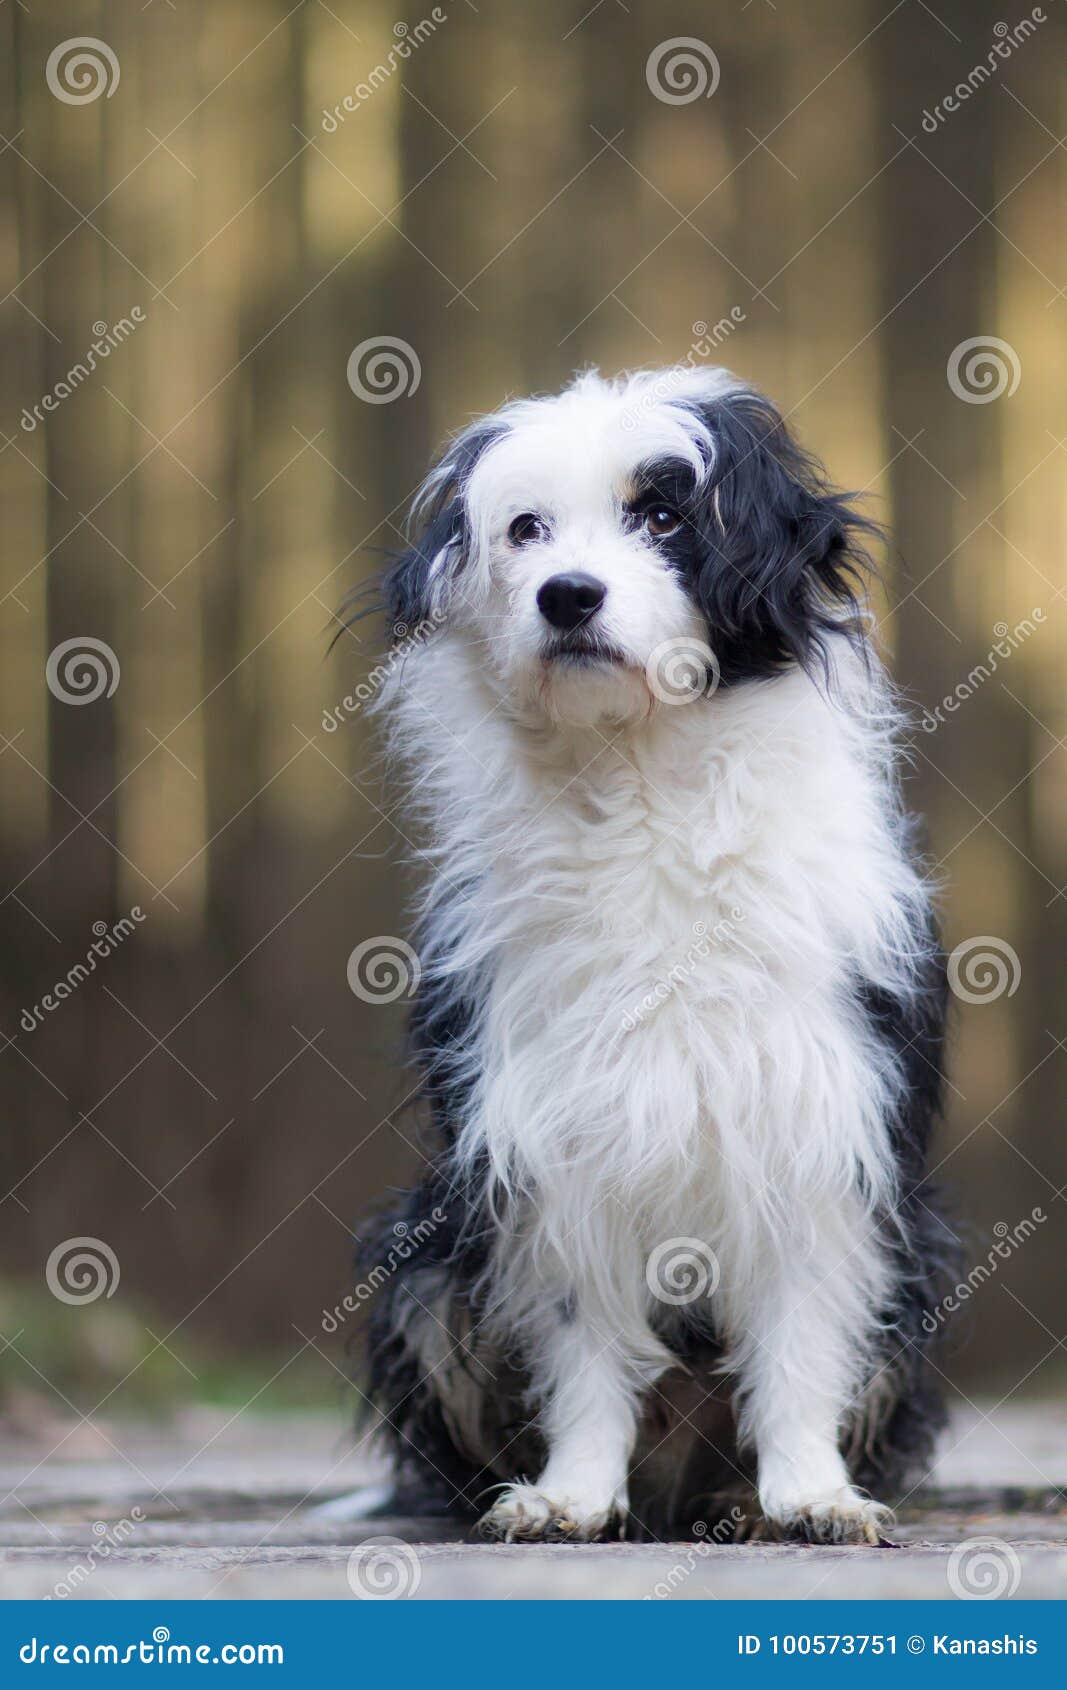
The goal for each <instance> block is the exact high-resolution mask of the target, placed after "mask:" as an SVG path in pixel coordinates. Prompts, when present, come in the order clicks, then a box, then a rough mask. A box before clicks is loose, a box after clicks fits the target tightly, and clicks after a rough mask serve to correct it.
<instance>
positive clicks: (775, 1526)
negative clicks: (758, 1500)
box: [748, 1485, 893, 1547]
mask: <svg viewBox="0 0 1067 1690" xmlns="http://www.w3.org/2000/svg"><path fill="white" fill-rule="evenodd" d="M892 1525H893V1513H892V1510H891V1509H889V1508H886V1507H884V1505H883V1504H882V1503H880V1502H873V1501H872V1500H871V1498H870V1497H867V1496H863V1495H862V1494H861V1493H860V1492H859V1491H858V1490H855V1489H854V1488H853V1487H852V1486H851V1485H844V1486H842V1488H841V1489H840V1490H836V1491H833V1492H832V1493H831V1494H830V1495H829V1496H826V1497H818V1498H806V1499H804V1500H797V1501H789V1500H786V1499H784V1498H778V1499H776V1500H775V1501H773V1502H768V1501H767V1500H765V1501H764V1502H763V1522H762V1529H761V1528H760V1526H759V1525H757V1526H755V1527H754V1529H753V1530H752V1531H751V1532H750V1533H749V1534H748V1535H749V1537H750V1538H759V1537H762V1538H775V1539H778V1540H779V1541H781V1540H789V1539H791V1540H793V1541H798V1540H799V1541H800V1542H801V1543H866V1544H870V1545H872V1546H875V1547H877V1546H882V1547H886V1546H888V1544H889V1539H888V1537H887V1536H886V1533H887V1532H888V1531H889V1530H890V1529H891V1528H892Z"/></svg>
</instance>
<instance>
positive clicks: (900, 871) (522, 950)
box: [365, 369, 951, 1543]
mask: <svg viewBox="0 0 1067 1690" xmlns="http://www.w3.org/2000/svg"><path fill="white" fill-rule="evenodd" d="M872 532H873V531H872V528H871V525H870V523H868V522H867V521H866V519H864V518H863V517H862V516H861V515H859V514H858V512H857V511H856V510H855V509H854V508H853V507H852V506H850V504H849V503H848V502H847V501H846V499H845V498H844V497H843V496H842V495H841V494H840V493H839V492H837V491H835V490H834V489H833V487H831V486H830V485H829V484H828V482H827V480H826V477H825V475H824V473H823V471H822V470H821V468H820V467H819V466H818V464H817V463H816V462H815V461H814V460H813V459H812V458H811V457H809V456H808V455H807V454H806V453H805V452H804V451H802V450H801V449H800V448H799V447H798V446H797V445H796V444H795V442H794V441H793V440H792V438H791V437H790V435H789V433H788V432H787V430H786V427H785V425H784V423H783V421H782V419H781V417H780V415H779V414H778V413H777V412H776V411H775V409H774V408H773V407H772V406H771V405H770V404H769V403H768V401H767V400H766V399H764V398H763V397H762V396H761V395H760V394H758V393H757V392H755V391H754V390H753V389H752V388H750V387H748V386H746V385H744V384H742V383H741V382H739V381H738V380H737V379H736V378H734V377H733V376H731V375H730V374H728V373H727V372H725V371H709V370H689V369H678V370H672V371H666V372H660V373H647V372H646V373H641V374H637V375H631V376H624V377H621V378H619V379H618V380H613V381H608V380H604V379H602V378H601V377H600V376H598V375H597V374H595V373H589V374H584V375H582V376H580V377H579V378H578V379H576V380H575V381H574V383H573V384H572V385H571V386H570V387H568V388H567V389H566V390H565V391H564V392H563V393H561V394H560V395H559V396H558V397H552V398H538V399H530V400H523V401H520V402H517V403H512V404H509V405H506V406H505V407H504V408H503V409H502V410H500V411H499V412H497V413H496V414H495V415H493V416H490V417H488V418H487V419H484V420H482V421H479V422H477V423H475V424H474V425H473V426H471V427H469V428H468V429H467V430H466V431H465V432H463V433H462V434H461V435H459V437H458V438H457V439H456V440H455V441H454V442H453V443H452V444H451V445H450V446H449V447H448V449H447V450H446V451H445V453H444V455H443V457H442V458H441V460H440V462H439V463H438V464H437V465H436V467H435V468H434V469H433V470H432V472H431V473H430V475H429V477H428V479H427V481H426V483H425V485H424V487H423V489H422V491H421V493H420V495H419V497H418V499H417V501H416V504H415V507H414V512H413V526H412V543H411V546H410V549H409V550H408V551H406V552H405V553H404V554H403V555H402V556H401V557H400V558H399V559H398V560H397V561H396V562H395V564H394V565H393V567H391V568H390V570H389V572H388V574H387V575H386V577H385V581H384V599H385V604H386V607H387V609H388V612H389V615H390V616H391V618H392V621H393V624H394V627H395V628H399V629H401V630H402V633H401V636H400V639H401V648H402V655H401V660H400V661H398V662H397V663H396V664H395V665H393V666H392V670H393V679H392V682H391V684H390V686H389V687H388V689H387V695H386V699H385V713H386V715H387V718H388V721H389V724H390V730H391V737H390V749H391V752H392V754H393V756H394V757H395V759H396V762H397V763H398V764H399V765H401V766H402V767H403V768H404V770H406V774H407V780H408V784H409V789H410V797H411V802H412V805H413V807H414V809H415V811H416V812H417V813H418V815H419V816H420V817H421V819H422V823H423V824H424V826H425V830H426V835H427V855H428V858H429V860H430V861H431V862H432V871H431V874H430V877H429V883H428V885H427V887H426V890H425V896H424V901H423V903H422V906H421V910H420V913H419V921H418V929H417V933H416V935H415V937H416V948H417V953H418V956H419V960H420V963H421V987H420V990H419V993H418V996H417V1000H416V1002H415V1004H414V1007H413V1015H412V1029H411V1031H412V1044H413V1058H414V1061H415V1063H416V1064H417V1066H418V1068H419V1070H420V1072H421V1077H422V1083H423V1090H424V1094H425V1097H426V1099H427V1102H428V1106H429V1110H430V1111H431V1112H432V1117H433V1123H434V1131H435V1135H436V1145H437V1149H436V1153H435V1159H434V1161H433V1163H432V1166H431V1168H430V1171H428V1172H427V1173H426V1175H425V1177H424V1179H423V1180H422V1182H421V1183H420V1185H419V1187H418V1188H417V1189H416V1190H415V1191H413V1192H412V1193H410V1195H409V1196H408V1197H407V1198H406V1200H405V1201H404V1202H403V1204H402V1205H400V1206H399V1207H396V1208H394V1209H393V1210H392V1211H391V1212H390V1213H388V1214H387V1215H385V1216H384V1217H383V1218H382V1221H381V1226H380V1230H379V1231H378V1232H377V1233H376V1234H375V1235H374V1236H372V1237H371V1238H370V1239H369V1241H368V1243H367V1246H366V1252H365V1267H366V1266H370V1265H371V1264H373V1263H375V1262H376V1261H379V1260H380V1259H381V1257H382V1254H383V1252H384V1251H385V1250H386V1248H387V1245H388V1243H389V1241H390V1240H393V1239H394V1228H396V1227H397V1226H398V1224H399V1223H400V1222H403V1223H405V1224H406V1225H407V1227H409V1228H414V1227H416V1226H418V1225H419V1222H420V1221H421V1220H423V1218H424V1217H425V1216H426V1215H428V1214H429V1213H430V1212H431V1211H437V1212H440V1213H443V1214H444V1215H445V1217H446V1219H445V1220H444V1221H443V1222H442V1223H441V1224H440V1225H435V1226H434V1227H433V1229H432V1230H431V1229H429V1228H428V1227H425V1226H423V1227H422V1228H421V1231H420V1237H421V1239H422V1242H421V1243H420V1244H419V1246H418V1248H415V1249H412V1250H411V1251H410V1252H409V1253H408V1258H407V1260H406V1261H404V1262H402V1263H399V1264H396V1270H395V1271H394V1272H392V1273H391V1275H390V1276H389V1277H388V1280H387V1282H386V1283H385V1284H384V1285H382V1286H381V1288H380V1289H379V1291H378V1292H377V1295H376V1297H375V1300H374V1305H373V1310H372V1314H371V1319H370V1329H369V1370H368V1376H367V1390H368V1392H369V1394H370V1396H371V1397H372V1399H373V1400H374V1402H375V1403H376V1405H377V1407H378V1409H379V1410H380V1412H381V1415H382V1419H383V1427H384V1431H385V1434H386V1436H387V1438H388V1439H389V1440H390V1442H391V1444H392V1446H393V1451H394V1454H395V1461H396V1469H397V1474H398V1478H399V1480H400V1483H401V1487H402V1489H403V1491H404V1493H405V1494H404V1498H403V1501H402V1504H396V1506H400V1505H403V1506H406V1507H410V1506H412V1505H413V1503H414V1501H415V1500H416V1499H418V1500H419V1501H421V1503H422V1504H423V1506H426V1507H439V1506H441V1504H442V1503H443V1502H444V1503H447V1504H448V1505H449V1506H451V1507H454V1508H456V1509H460V1510H467V1511H470V1512H471V1513H474V1512H481V1511H482V1510H483V1509H486V1508H487V1511H486V1512H484V1516H483V1521H482V1523H483V1527H484V1529H485V1530H487V1531H488V1532H489V1533H491V1534H493V1535H496V1536H499V1537H502V1538H506V1539H508V1540H512V1539H543V1538H552V1537H556V1538H558V1537H567V1538H575V1539H595V1538H600V1537H603V1536H605V1535H617V1534H618V1533H619V1532H620V1530H624V1529H626V1528H627V1522H629V1529H630V1531H631V1532H634V1533H640V1532H641V1531H647V1532H654V1533H657V1534H658V1533H662V1532H665V1531H669V1530H677V1529H679V1528H684V1527H686V1526H687V1525H692V1523H693V1522H694V1521H695V1520H696V1519H697V1518H701V1519H704V1520H705V1521H707V1520H708V1519H709V1518H710V1517H711V1516H712V1514H713V1512H714V1510H715V1509H719V1510H720V1511H722V1510H724V1509H725V1507H726V1505H727V1503H726V1499H727V1498H733V1499H734V1507H733V1510H732V1513H731V1514H730V1516H729V1518H730V1519H731V1520H732V1521H733V1522H734V1524H739V1525H740V1527H741V1530H742V1531H743V1532H748V1533H755V1534H762V1535H773V1536H798V1537H802V1538H806V1539H809V1540H814V1541H820V1542H827V1541H832V1542H846V1543H877V1542H878V1541H879V1540H880V1539H881V1537H882V1535H883V1532H884V1530H885V1526H886V1522H887V1518H888V1511H887V1509H886V1508H885V1507H884V1506H883V1504H882V1502H881V1500H875V1498H882V1497H884V1496H885V1495H886V1494H887V1493H889V1492H891V1491H892V1490H893V1489H894V1488H895V1487H897V1486H898V1485H899V1484H900V1483H901V1482H902V1480H903V1478H904V1476H905V1474H906V1473H907V1471H908V1470H909V1469H910V1468H913V1467H914V1466H915V1465H916V1464H917V1463H919V1462H921V1461H922V1460H923V1459H924V1458H925V1457H926V1456H927V1455H928V1453H929V1449H930V1445H931V1440H932V1437H933V1434H934V1433H935V1431H936V1430H937V1428H938V1425H939V1421H940V1405H939V1398H938V1393H937V1391H936V1389H935V1388H934V1384H933V1380H932V1374H931V1369H930V1367H929V1365H928V1359H927V1356H926V1353H925V1352H926V1347H927V1345H928V1344H929V1342H930V1340H929V1337H928V1335H927V1334H926V1332H925V1331H924V1329H923V1325H922V1319H921V1317H922V1313H923V1310H924V1309H927V1308H929V1307H931V1306H932V1305H933V1304H934V1303H936V1301H937V1297H938V1290H937V1285H938V1280H939V1275H940V1271H941V1268H942V1265H943V1263H944V1262H945V1260H946V1259H947V1257H948V1255H949V1253H950V1251H951V1237H950V1234H949V1232H948V1230H947V1228H946V1226H945V1223H944V1222H943V1221H942V1220H941V1219H940V1218H939V1214H938V1205H937V1202H936V1201H935V1198H934V1195H933V1193H932V1192H931V1191H930V1190H929V1189H928V1188H927V1187H926V1185H925V1184H924V1163H925V1160H926V1156H927V1147H928V1142H929V1137H930V1132H931V1127H932V1124H933V1122H934V1120H935V1117H936V1115H937V1111H938V1107H939V1101H940V1091H941V1045H942V1021H943V1007H944V992H943V967H942V960H941V955H940V950H939V946H938V942H937V936H936V930H935V924H934V921H933V919H932V914H931V906H930V897H929V890H928V886H927V885H926V883H925V882H924V878H923V875H922V873H921V869H920V867H919V866H918V865H917V862H916V859H915V856H914V852H913V848H912V844H911V836H910V829H909V825H908V822H907V819H906V816H905V814H904V811H903V808H902V805H901V800H900V795H899V790H898V754H897V751H896V735H897V730H898V724H899V710H898V706H897V704H896V702H895V699H894V695H893V692H892V689H891V686H890V684H889V683H888V681H887V678H886V676H885V673H884V671H883V668H882V665H881V662H880V660H879V658H878V656H877V653H876V651H875V649H874V647H873V645H872V642H871V639H870V636H869V631H868V626H867V619H866V615H865V613H864V608H863V590H864V578H865V575H866V571H867V569H868V567H869V559H868V556H867V553H866V550H865V546H866V544H867V543H868V542H869V537H870V534H871V533H872ZM416 634H417V635H418V636H419V637H413V636H414V635H416ZM401 1230H402V1229H401ZM739 1497H740V1498H741V1501H740V1502H738V1501H737V1498H739Z"/></svg>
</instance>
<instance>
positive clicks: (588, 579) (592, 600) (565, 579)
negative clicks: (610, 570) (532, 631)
mask: <svg viewBox="0 0 1067 1690" xmlns="http://www.w3.org/2000/svg"><path fill="white" fill-rule="evenodd" d="M606 595H607V588H606V587H605V585H604V583H603V581H598V580H597V578H596V576H595V575H582V574H580V573H577V574H574V575H550V576H549V578H548V580H547V581H544V582H543V583H542V585H541V588H540V590H539V592H538V594H537V608H538V610H539V611H540V612H541V615H542V616H543V617H544V619H545V621H546V622H551V624H552V626H553V628H560V629H563V630H564V631H565V632H569V631H570V630H571V629H573V628H578V627H580V626H581V624H582V623H583V622H588V620H589V618H590V617H591V616H592V615H593V614H594V612H596V611H598V610H599V609H600V606H601V605H602V604H603V602H604V599H605V597H606Z"/></svg>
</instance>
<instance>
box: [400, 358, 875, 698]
mask: <svg viewBox="0 0 1067 1690" xmlns="http://www.w3.org/2000/svg"><path fill="white" fill-rule="evenodd" d="M415 520H416V524H417V525H418V526H419V536H418V539H417V541H416V543H415V545H414V546H413V547H412V549H411V551H409V552H408V553H407V554H405V556H404V557H403V558H401V559H400V561H399V563H398V564H397V565H396V566H395V567H394V569H393V570H392V571H391V572H390V575H389V577H388V578H387V582H386V589H387V602H388V605H389V608H390V610H391V611H392V613H393V616H394V621H400V622H403V623H404V624H405V625H407V626H408V627H411V626H413V625H415V624H417V623H420V622H422V621H425V620H426V619H427V618H428V617H434V618H436V619H438V620H441V621H443V622H444V624H445V625H446V626H448V627H450V628H451V629H452V630H454V631H455V633H456V634H457V635H459V636H460V637H466V638H467V639H469V640H471V641H472V642H475V644H476V646H477V651H478V661H479V664H480V665H481V667H482V668H483V672H484V673H485V674H486V676H487V678H488V679H489V681H490V683H491V684H492V686H493V688H494V690H495V691H496V692H497V693H498V695H499V696H500V697H501V699H502V700H504V701H507V702H509V703H510V704H511V705H512V706H513V707H514V708H516V709H517V710H520V711H522V712H524V713H529V712H543V713H544V714H546V715H547V716H548V717H550V718H552V719H554V720H556V721H559V722H597V721H624V720H627V719H632V718H637V717H640V716H642V715H647V714H648V713H649V711H650V710H652V709H655V708H656V707H657V706H658V705H659V704H662V703H667V704H671V703H676V702H680V701H682V700H685V699H688V698H691V697H694V696H698V695H700V694H707V693H708V692H710V691H712V690H713V689H714V688H715V686H717V685H718V684H719V683H720V682H722V683H724V684H726V685H734V684H737V683H739V682H741V681H745V680H752V679H756V678H759V677H761V676H766V675H769V674H773V673H776V672H778V671H780V670H781V669H782V668H783V667H784V666H787V665H788V664H790V663H804V664H807V663H810V662H811V661H812V660H813V658H814V657H816V656H817V655H818V653H819V652H820V650H821V642H822V640H823V637H824V636H825V635H826V633H827V632H829V630H830V629H831V627H834V626H840V625H841V624H842V622H843V621H844V620H846V619H847V616H848V614H849V613H850V612H851V611H853V610H854V600H853V596H852V590H851V587H850V584H849V576H850V572H851V570H852V569H853V567H854V562H855V558H856V556H857V554H856V552H855V547H854V539H855V534H856V531H857V530H859V529H861V528H862V527H864V526H865V524H863V522H862V519H858V518H856V517H855V516H854V515H853V514H852V513H851V512H850V511H849V510H848V508H847V506H845V504H844V503H843V501H842V500H841V499H840V497H839V496H838V495H836V494H834V493H833V492H831V491H830V490H829V489H828V488H827V487H826V485H825V483H824V481H823V479H822V476H821V473H820V471H819V470H818V468H817V466H815V465H814V464H813V463H812V461H811V460H809V459H808V458H807V457H806V456H805V455H804V454H803V453H802V452H801V451H800V450H799V449H798V448H797V447H796V446H795V444H794V443H793V442H792V440H791V439H790V438H789V436H788V435H787V433H786V431H785V428H784V425H783V424H782V422H781V419H780V418H779V416H778V415H777V413H776V412H775V411H774V410H773V409H772V408H771V406H770V405H769V404H768V403H767V401H766V400H764V399H762V398H761V397H760V396H759V395H757V394H755V393H754V392H752V391H751V390H750V389H747V388H744V387H741V386H740V385H739V384H737V383H736V382H734V381H733V379H732V378H731V377H729V376H727V375H726V374H725V372H719V371H714V372H693V371H690V370H684V369H683V370H677V371H667V372H664V373H662V374H660V375H652V374H641V375H638V376H634V377H630V378H624V379H622V380H620V381H618V382H605V381H602V380H601V379H600V378H599V377H597V376H595V375H587V376H583V377H581V378H579V379H578V381H576V382H575V384H574V385H573V386H571V387H570V388H568V389H567V390H566V391H565V392H564V393H562V394H561V395H560V396H559V397H557V398H551V399H537V400H524V401H520V402H518V403H515V404H512V405H509V406H507V407H505V408H504V409H503V410H502V411H500V412H498V413H497V414H496V415H495V416H492V417H489V418H487V419H485V420H484V421H482V422H480V423H477V424H475V425H474V426H473V427H472V428H470V429H468V430H467V431H466V433H465V434H463V435H461V436H460V437H459V439H458V440H457V441H456V442H454V444H453V445H452V447H451V448H450V449H449V451H448V452H446V454H445V456H444V457H443V459H442V460H441V462H440V464H439V465H438V466H437V467H436V469H435V470H434V471H433V472H432V474H431V476H430V477H429V479H428V481H427V483H426V486H425V488H424V489H423V492H422V494H421V495H420V498H419V500H418V501H417V503H416V513H415Z"/></svg>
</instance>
